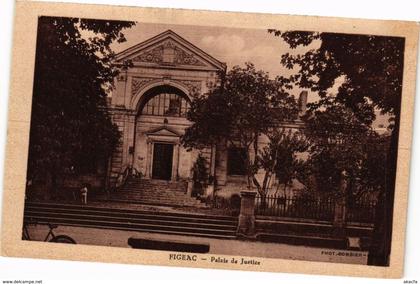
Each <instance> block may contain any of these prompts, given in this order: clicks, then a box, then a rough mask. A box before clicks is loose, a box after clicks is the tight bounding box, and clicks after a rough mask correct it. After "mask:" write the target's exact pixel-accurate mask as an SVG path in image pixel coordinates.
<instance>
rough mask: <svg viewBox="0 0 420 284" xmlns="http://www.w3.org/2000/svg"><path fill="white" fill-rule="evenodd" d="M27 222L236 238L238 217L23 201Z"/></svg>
mask: <svg viewBox="0 0 420 284" xmlns="http://www.w3.org/2000/svg"><path fill="white" fill-rule="evenodd" d="M24 219H25V222H28V223H38V224H56V225H65V226H76V227H89V228H99V229H111V230H124V231H133V232H150V233H160V234H175V235H184V236H196V237H207V238H219V239H235V238H236V228H237V225H238V219H237V218H236V217H231V216H219V215H208V214H198V213H184V212H164V211H150V212H149V211H140V210H133V209H116V208H107V207H98V206H87V205H74V204H55V203H40V202H36V203H35V202H26V203H25V210H24Z"/></svg>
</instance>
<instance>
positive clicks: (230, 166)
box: [227, 147, 246, 176]
mask: <svg viewBox="0 0 420 284" xmlns="http://www.w3.org/2000/svg"><path fill="white" fill-rule="evenodd" d="M227 174H228V175H241V176H243V175H246V150H245V149H244V148H237V147H232V148H229V149H228V161H227Z"/></svg>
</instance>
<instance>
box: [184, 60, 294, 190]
mask: <svg viewBox="0 0 420 284" xmlns="http://www.w3.org/2000/svg"><path fill="white" fill-rule="evenodd" d="M288 88H290V86H289V85H288V84H287V81H283V80H282V79H281V78H277V80H272V79H270V78H269V76H268V74H267V73H266V72H264V71H257V70H256V69H255V67H254V65H253V64H252V63H246V64H245V67H244V68H241V67H238V66H235V67H233V69H232V70H231V71H229V72H228V73H227V74H226V75H225V76H222V82H221V84H220V85H219V86H215V87H214V88H213V89H212V90H211V91H210V92H209V94H205V95H202V96H196V97H195V99H194V100H193V101H192V103H191V108H190V111H189V112H188V114H187V118H188V119H189V120H190V121H192V122H194V124H193V125H192V126H191V127H189V128H187V129H186V132H185V135H184V136H183V138H182V141H183V144H184V145H185V146H186V147H188V148H202V147H205V146H209V145H217V144H220V142H221V141H224V142H225V143H227V144H228V145H229V146H232V147H238V148H241V149H244V150H245V155H246V158H245V160H246V161H245V163H246V171H247V182H248V186H249V187H251V186H252V185H253V184H254V185H255V186H257V188H258V191H259V193H260V194H262V195H264V194H266V192H265V189H266V188H264V187H263V186H261V185H260V184H259V182H258V181H257V180H256V178H255V174H256V173H257V171H258V169H259V168H260V165H261V159H260V158H259V139H260V137H261V136H263V135H264V136H266V137H268V139H269V140H270V139H273V138H274V136H273V133H274V132H273V129H275V128H278V127H279V125H280V124H281V122H285V121H291V120H293V119H295V118H297V115H298V107H297V103H296V100H295V99H294V97H293V96H292V95H290V94H289V93H288V92H287V89H288ZM251 152H252V155H251Z"/></svg>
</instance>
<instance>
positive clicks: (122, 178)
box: [115, 166, 143, 190]
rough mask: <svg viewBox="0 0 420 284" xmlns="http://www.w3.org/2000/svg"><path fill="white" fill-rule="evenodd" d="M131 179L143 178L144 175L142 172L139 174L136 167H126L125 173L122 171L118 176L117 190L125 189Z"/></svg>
mask: <svg viewBox="0 0 420 284" xmlns="http://www.w3.org/2000/svg"><path fill="white" fill-rule="evenodd" d="M130 177H134V178H142V177H143V174H142V173H141V172H139V171H138V170H137V169H136V168H135V167H133V166H127V167H125V169H124V171H122V172H121V173H120V174H119V175H118V176H117V180H116V183H115V189H117V190H118V189H120V188H123V187H124V186H125V184H126V183H127V180H128V179H129V178H130Z"/></svg>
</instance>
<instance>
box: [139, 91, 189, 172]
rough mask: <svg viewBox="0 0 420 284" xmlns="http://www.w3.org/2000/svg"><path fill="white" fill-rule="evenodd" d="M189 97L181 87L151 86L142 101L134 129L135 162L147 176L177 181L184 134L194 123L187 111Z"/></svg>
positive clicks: (184, 163) (184, 162) (184, 161)
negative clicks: (189, 119) (189, 118)
mask: <svg viewBox="0 0 420 284" xmlns="http://www.w3.org/2000/svg"><path fill="white" fill-rule="evenodd" d="M189 108H190V101H189V98H188V96H187V95H186V94H185V93H184V92H183V91H182V90H180V89H178V88H176V87H174V86H170V85H161V86H156V87H153V88H151V89H149V90H148V91H147V92H145V93H144V95H143V98H142V99H141V100H140V101H139V106H138V111H137V116H136V119H135V127H134V128H135V129H134V146H135V150H134V152H135V153H134V159H133V164H134V166H135V167H136V168H138V169H140V171H141V172H143V173H144V174H145V177H146V178H151V179H160V180H177V179H178V178H179V176H180V175H179V168H180V164H183V165H185V166H186V165H187V164H189V163H187V162H186V160H185V159H188V156H189V155H187V156H184V155H182V156H183V157H180V156H181V155H180V150H181V148H182V147H181V146H180V137H181V135H182V133H183V132H184V130H185V128H187V127H188V126H189V125H190V122H189V121H188V120H187V119H186V114H187V112H188V110H189Z"/></svg>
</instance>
